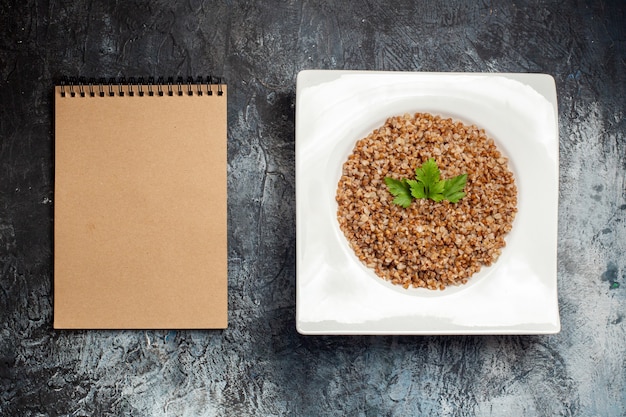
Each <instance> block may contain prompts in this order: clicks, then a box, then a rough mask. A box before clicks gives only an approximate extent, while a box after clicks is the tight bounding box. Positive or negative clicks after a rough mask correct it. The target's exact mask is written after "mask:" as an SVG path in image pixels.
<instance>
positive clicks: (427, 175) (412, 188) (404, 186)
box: [385, 158, 467, 208]
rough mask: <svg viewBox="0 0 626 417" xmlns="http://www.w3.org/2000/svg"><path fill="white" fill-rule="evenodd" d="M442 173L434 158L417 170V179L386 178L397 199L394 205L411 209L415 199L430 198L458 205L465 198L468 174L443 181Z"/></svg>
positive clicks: (394, 200)
mask: <svg viewBox="0 0 626 417" xmlns="http://www.w3.org/2000/svg"><path fill="white" fill-rule="evenodd" d="M440 177H441V172H440V171H439V167H438V166H437V162H435V159H434V158H430V159H428V161H426V162H424V163H423V164H422V166H421V167H417V168H415V179H414V180H410V179H404V178H403V179H402V180H396V179H393V178H390V177H385V184H387V188H388V189H389V192H390V193H391V195H393V196H394V197H395V198H394V199H393V203H394V204H397V205H399V206H402V207H404V208H407V207H409V205H410V204H411V201H412V199H413V198H430V199H431V200H434V201H442V200H448V201H449V202H451V203H456V202H458V201H459V200H460V199H462V198H463V197H465V193H464V192H463V187H465V184H466V182H467V174H462V175H458V176H456V177H454V178H450V179H446V180H442V179H441V178H440Z"/></svg>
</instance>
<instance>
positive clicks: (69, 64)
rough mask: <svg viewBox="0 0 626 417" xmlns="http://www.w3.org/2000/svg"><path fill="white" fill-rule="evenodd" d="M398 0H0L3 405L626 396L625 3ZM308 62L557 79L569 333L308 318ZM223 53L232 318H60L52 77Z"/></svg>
mask: <svg viewBox="0 0 626 417" xmlns="http://www.w3.org/2000/svg"><path fill="white" fill-rule="evenodd" d="M387 3H389V4H383V2H377V1H334V0H329V1H323V2H322V1H320V2H316V1H301V2H297V1H282V2H281V1H265V2H258V3H257V4H255V3H252V2H245V1H234V0H230V1H228V0H225V1H219V2H217V1H215V2H209V1H198V0H186V1H181V2H178V4H174V2H170V1H155V2H153V3H146V2H137V1H119V2H117V1H116V2H113V1H85V2H82V1H79V0H68V1H55V0H51V1H38V2H35V1H32V0H26V1H21V2H17V1H6V0H5V1H2V2H1V4H0V33H1V34H2V35H0V76H1V80H0V82H1V84H0V109H1V112H0V274H1V280H0V415H2V416H93V415H97V416H109V415H110V416H244V415H255V416H283V415H298V416H300V415H302V416H330V415H333V416H334V415H337V416H344V415H345V416H411V415H425V416H437V415H440V416H459V417H460V416H505V415H506V416H555V415H556V416H624V415H626V370H625V369H626V353H625V351H626V347H625V342H626V323H625V321H624V315H625V314H626V308H625V301H626V262H625V255H624V253H625V252H626V243H625V241H626V230H625V227H626V226H625V220H626V192H625V183H624V173H625V172H626V138H625V131H626V125H625V123H624V112H625V111H626V98H625V97H626V75H625V73H626V62H625V61H626V15H625V10H626V7H625V3H624V2H623V1H622V0H614V1H588V2H583V1H541V0H532V1H530V0H529V1H515V2H510V1H506V2H497V1H487V0H484V1H478V2H474V1H467V2H463V1H447V2H445V3H444V2H435V1H414V2H413V1H406V0H405V1H390V2H387ZM310 68H319V69H377V70H416V71H488V72H498V71H502V72H508V71H510V72H545V73H548V74H551V75H553V76H554V77H555V79H556V83H557V89H558V95H559V118H560V169H561V171H560V172H561V174H560V183H561V186H560V207H559V216H560V220H559V240H558V241H559V246H558V278H559V301H560V311H561V319H562V331H561V333H560V334H558V335H554V336H524V337H391V336H389V337H303V336H300V335H298V334H297V333H296V331H295V323H294V315H295V295H294V293H295V287H294V285H295V254H294V248H295V240H296V236H295V224H294V223H295V214H294V209H295V207H294V196H295V190H294V98H295V77H296V74H297V73H298V71H300V70H302V69H310ZM208 73H212V74H220V75H223V76H224V77H225V78H226V80H227V81H228V84H229V107H228V109H229V118H228V127H229V129H228V134H229V150H228V161H229V166H228V169H229V171H228V175H229V190H230V191H229V192H230V195H229V239H230V242H229V271H230V276H229V290H230V303H229V307H230V313H229V319H230V327H229V329H228V330H226V331H147V332H142V331H54V330H52V327H51V323H52V308H51V306H52V296H53V293H52V260H53V258H52V218H53V217H52V214H53V202H54V195H53V165H52V149H53V134H52V101H51V98H52V97H51V94H52V90H51V88H52V84H53V81H54V80H57V79H58V77H60V76H62V75H84V76H105V77H112V76H126V77H129V76H140V75H166V76H167V75H174V76H176V75H183V76H186V75H193V76H197V75H206V74H208ZM537 238H538V239H540V238H541V236H538V237H537Z"/></svg>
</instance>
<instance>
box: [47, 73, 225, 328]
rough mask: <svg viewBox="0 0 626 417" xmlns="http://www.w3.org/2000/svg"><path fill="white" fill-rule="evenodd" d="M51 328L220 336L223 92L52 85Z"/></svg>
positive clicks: (205, 87) (201, 85)
mask: <svg viewBox="0 0 626 417" xmlns="http://www.w3.org/2000/svg"><path fill="white" fill-rule="evenodd" d="M54 95H55V101H54V102H55V110H54V112H55V126H54V129H55V192H54V327H55V328H57V329H198V328H225V327H226V326H227V237H226V235H227V223H226V220H227V218H226V199H227V192H226V129H227V123H226V96H227V90H226V85H225V84H224V83H222V82H221V81H219V80H217V79H215V78H211V77H208V78H206V79H199V80H191V79H189V80H186V81H185V82H183V81H181V80H178V81H172V80H169V81H163V80H157V81H156V82H155V81H153V80H152V79H149V80H147V81H146V82H144V80H141V79H140V80H138V81H134V80H129V82H126V81H125V80H109V81H106V82H104V81H102V80H101V81H99V82H94V81H93V80H91V81H87V82H85V81H82V80H81V81H70V82H63V83H61V84H60V85H56V86H55V92H54Z"/></svg>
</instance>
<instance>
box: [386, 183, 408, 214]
mask: <svg viewBox="0 0 626 417" xmlns="http://www.w3.org/2000/svg"><path fill="white" fill-rule="evenodd" d="M385 184H387V188H388V189H389V192H390V193H391V195H393V196H395V197H396V198H394V199H393V203H394V204H397V205H399V206H402V207H404V208H407V207H408V206H409V205H411V190H410V188H409V184H407V180H405V179H403V180H396V179H393V178H390V177H385Z"/></svg>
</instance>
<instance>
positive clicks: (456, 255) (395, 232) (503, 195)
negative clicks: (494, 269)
mask: <svg viewBox="0 0 626 417" xmlns="http://www.w3.org/2000/svg"><path fill="white" fill-rule="evenodd" d="M430 157H432V158H435V160H436V162H437V164H438V165H439V168H440V170H441V177H442V178H451V177H454V176H457V175H460V174H464V173H467V184H466V186H465V189H464V191H465V193H466V196H465V197H464V198H462V199H461V200H460V201H459V202H458V203H450V202H448V201H442V202H434V201H432V200H426V199H414V200H413V202H412V203H411V205H410V206H409V207H408V208H406V209H405V208H402V207H400V206H398V205H395V204H393V203H392V201H393V196H392V195H391V194H390V193H389V191H388V190H387V186H386V184H385V181H384V179H385V177H392V178H395V179H402V178H414V177H415V168H416V167H417V166H420V165H422V164H423V163H424V162H425V161H426V160H427V159H428V158H430ZM336 200H337V203H338V206H339V208H338V212H337V218H338V220H339V226H340V227H341V230H342V231H343V233H344V234H345V236H346V238H347V239H348V242H349V244H350V246H351V247H352V248H353V249H354V252H355V253H356V255H357V257H358V258H359V259H360V260H361V261H362V262H363V263H364V264H365V265H367V266H368V267H369V268H372V269H373V270H374V271H375V272H376V274H377V275H378V276H380V277H381V278H383V279H385V280H388V281H390V282H392V283H393V284H397V285H402V286H403V287H404V288H408V287H410V286H412V287H424V288H428V289H444V288H445V287H446V286H448V285H460V284H465V283H466V282H467V280H468V279H469V277H470V276H472V275H473V274H474V273H476V272H478V271H479V270H480V268H481V267H482V266H483V265H491V264H492V263H493V262H495V261H496V259H497V258H498V256H499V255H500V251H501V249H502V248H503V247H504V246H505V240H504V237H505V235H506V234H507V233H508V232H509V231H510V230H511V226H512V223H513V219H514V217H515V213H516V212H517V207H516V205H517V188H516V186H515V181H514V178H513V174H512V172H511V171H510V170H509V169H508V160H507V158H505V157H504V156H503V155H502V154H501V153H500V152H499V151H498V149H497V148H496V145H495V144H494V141H493V140H492V139H490V138H488V137H487V136H486V134H485V132H484V130H482V129H479V128H478V127H476V126H473V125H472V126H467V125H464V124H463V123H461V122H458V121H453V120H452V119H446V118H442V117H440V116H434V115H431V114H428V113H416V114H415V115H409V114H406V115H404V116H397V117H391V118H389V119H387V121H386V122H385V124H384V125H383V126H382V127H380V128H379V129H376V130H374V131H373V132H372V133H371V134H370V135H368V136H367V137H366V138H363V139H361V140H359V141H358V142H357V143H356V145H355V147H354V150H353V151H352V153H351V154H350V156H349V157H348V160H347V161H346V162H345V163H344V165H343V172H342V177H341V179H340V180H339V185H338V189H337V196H336Z"/></svg>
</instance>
